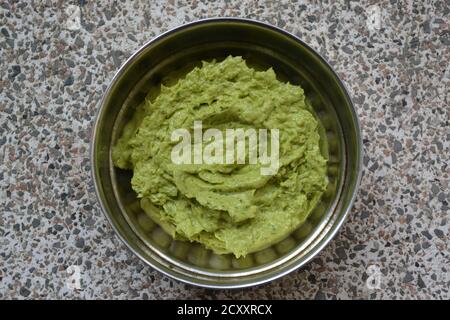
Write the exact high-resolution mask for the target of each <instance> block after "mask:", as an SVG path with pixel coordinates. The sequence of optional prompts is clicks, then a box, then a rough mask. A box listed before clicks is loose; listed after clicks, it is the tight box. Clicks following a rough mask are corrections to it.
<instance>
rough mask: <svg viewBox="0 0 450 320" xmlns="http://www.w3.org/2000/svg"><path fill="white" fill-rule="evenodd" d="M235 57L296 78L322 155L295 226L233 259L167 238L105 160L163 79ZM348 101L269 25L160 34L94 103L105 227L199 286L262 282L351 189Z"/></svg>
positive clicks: (332, 224) (310, 244)
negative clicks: (322, 184) (320, 186)
mask: <svg viewBox="0 0 450 320" xmlns="http://www.w3.org/2000/svg"><path fill="white" fill-rule="evenodd" d="M228 55H233V56H242V57H243V58H244V59H245V60H246V61H247V64H248V65H250V66H252V67H254V68H255V69H261V70H265V69H267V68H269V67H272V68H273V69H274V70H275V72H276V74H277V76H278V78H279V80H280V81H286V82H290V83H292V84H298V85H301V86H302V87H303V89H304V90H305V95H306V97H307V99H308V101H309V103H310V104H311V105H312V106H313V108H314V110H315V111H316V115H317V117H318V119H319V120H320V123H321V127H322V128H321V130H320V131H321V138H322V139H321V140H322V143H321V150H322V153H323V154H324V155H325V156H326V157H327V158H328V159H329V161H328V177H329V185H328V189H327V191H326V192H325V193H324V195H323V197H322V200H321V202H320V203H319V205H318V206H317V207H316V209H315V210H314V211H313V213H312V214H311V215H310V217H309V218H308V221H307V222H306V223H304V224H303V225H302V226H301V227H300V228H299V229H297V230H296V231H294V232H293V233H292V234H291V235H289V236H288V237H287V238H285V239H284V240H282V241H281V242H279V243H277V244H275V245H273V246H271V247H269V248H266V249H264V250H261V251H259V252H256V253H253V254H249V255H248V256H247V257H245V258H240V259H236V258H234V257H233V256H232V255H216V254H214V253H213V252H211V251H210V250H207V249H205V248H204V247H203V246H201V245H197V244H193V243H188V242H180V241H174V240H173V239H172V238H171V237H170V236H169V235H167V234H166V233H165V232H164V231H163V230H162V229H161V228H160V227H159V226H157V225H156V224H155V223H154V222H153V221H152V220H151V219H150V218H148V215H147V214H146V213H145V212H144V210H143V209H142V208H141V206H140V203H139V200H138V199H137V197H136V194H135V193H134V192H133V191H132V189H131V184H130V180H131V176H132V173H131V172H130V171H125V170H120V169H117V168H115V167H114V166H113V164H112V160H111V148H112V146H113V145H114V144H115V141H116V140H117V138H118V137H119V136H120V134H121V131H122V129H123V126H124V124H125V123H126V122H127V121H128V120H129V119H130V117H131V115H132V114H133V112H134V110H135V108H136V107H137V105H138V104H140V103H141V102H142V101H143V99H144V98H145V96H147V94H148V93H149V92H152V93H153V94H154V95H155V96H156V95H157V94H158V90H159V87H160V85H161V84H165V85H170V84H171V83H173V82H174V81H176V80H177V79H179V78H180V77H182V76H183V75H184V74H186V73H187V72H189V71H190V70H192V68H194V67H195V66H197V65H199V64H200V62H201V61H202V60H211V59H216V60H221V59H224V58H225V57H227V56H228ZM358 130H359V129H358V126H357V122H356V118H355V115H354V111H353V108H352V105H351V101H350V99H349V98H348V96H347V94H346V92H345V89H344V88H343V86H342V84H341V83H340V81H339V79H338V78H337V77H336V75H335V74H334V73H333V71H332V70H331V69H330V67H329V66H328V65H327V64H326V63H325V62H324V61H323V60H322V59H321V58H320V57H319V56H317V55H316V54H315V53H314V52H313V50H311V49H310V48H309V47H307V46H306V45H304V44H302V43H301V42H299V41H298V40H297V39H295V38H293V37H292V36H290V35H288V34H286V33H283V32H281V31H279V30H277V29H274V28H271V27H269V26H266V25H263V24H259V23H254V22H249V21H242V20H234V19H230V20H226V19H223V20H209V21H203V22H200V23H195V24H191V25H188V26H184V27H181V28H179V29H175V30H173V31H170V32H168V33H166V34H164V35H163V36H161V37H159V38H157V39H156V40H153V41H152V42H150V43H149V44H147V45H146V46H144V47H143V48H142V49H141V50H140V51H138V52H137V53H136V54H135V55H134V56H133V57H132V58H131V59H130V60H129V61H128V62H127V63H126V64H125V65H124V66H123V67H122V68H121V70H120V71H119V73H118V74H117V75H116V77H115V79H114V80H113V82H112V84H111V86H110V88H109V89H108V92H107V94H106V95H105V98H104V101H103V103H102V106H101V111H100V114H99V117H98V120H97V126H96V128H95V136H94V137H95V138H94V141H93V168H94V178H95V180H96V183H97V191H98V194H99V198H100V201H101V203H102V205H103V207H104V210H105V211H106V213H107V215H108V217H109V219H110V221H111V222H112V224H113V226H114V227H115V229H116V230H117V232H118V233H119V235H120V236H121V238H122V239H123V240H124V241H125V243H126V244H127V245H128V246H129V247H131V249H132V250H133V251H134V252H135V253H136V254H138V255H139V256H140V257H141V258H143V259H144V260H145V261H147V262H148V263H149V264H150V265H152V266H153V267H155V268H157V269H159V270H161V271H163V272H165V273H167V274H169V275H172V276H174V277H175V278H177V279H181V280H184V281H186V282H190V283H195V284H200V285H205V286H233V285H238V286H242V285H249V284H252V283H256V282H263V281H267V280H268V279H270V278H273V277H275V276H277V275H280V274H282V273H285V272H287V271H289V270H291V269H293V268H294V267H295V266H298V265H300V264H302V263H304V262H306V261H307V260H308V259H309V258H310V257H312V255H314V254H315V252H317V251H318V250H319V249H320V248H321V247H322V246H323V245H324V244H325V243H326V241H327V240H328V238H329V237H331V236H332V233H334V232H335V229H337V227H338V226H339V225H340V223H341V222H342V219H343V217H344V216H345V213H346V211H347V208H348V206H349V205H350V203H351V201H352V196H353V193H354V190H355V187H356V180H357V176H358V171H359V156H360V155H359V133H358Z"/></svg>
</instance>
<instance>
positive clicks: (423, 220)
mask: <svg viewBox="0 0 450 320" xmlns="http://www.w3.org/2000/svg"><path fill="white" fill-rule="evenodd" d="M337 2H340V3H335V1H330V0H329V1H312V2H310V3H307V2H301V3H290V2H287V1H248V2H245V1H217V2H214V4H209V1H203V0H202V1H192V2H189V3H188V2H184V1H175V0H172V1H167V2H166V1H148V0H139V1H133V2H131V1H124V0H122V1H81V0H80V1H62V0H55V1H50V0H47V1H46V0H39V1H13V0H10V1H2V2H1V4H0V30H1V34H0V54H1V55H0V71H1V73H0V76H1V80H0V119H1V127H0V132H1V135H0V157H1V162H0V200H1V202H0V203H1V214H0V299H6V298H37V299H44V298H117V299H119V298H120V299H123V298H150V299H153V298H202V299H208V298H249V299H252V298H263V299H264V298H279V299H292V298H295V299H303V298H307V299H313V298H317V299H323V298H327V299H334V298H369V299H375V298H376V299H379V298H399V299H406V298H441V299H450V291H449V288H450V253H449V252H450V248H449V246H450V235H449V234H450V221H449V182H450V180H449V175H450V168H449V149H450V145H449V140H450V139H449V138H450V132H449V120H448V118H449V115H450V109H449V101H448V99H449V86H450V80H449V60H450V46H449V36H450V31H449V20H448V17H449V2H448V1H429V2H428V3H425V2H422V1H412V0H409V1H396V0H391V1H378V2H377V1H367V2H364V3H362V2H358V1H337ZM217 16H233V17H246V18H253V19H258V20H261V21H265V22H268V23H271V24H274V25H277V26H279V27H282V28H284V29H286V30H287V31H290V32H292V33H294V34H296V35H298V36H299V37H301V38H302V39H303V40H304V41H306V42H307V43H309V44H310V45H311V46H312V47H313V48H315V49H317V50H318V51H319V52H320V53H321V54H322V55H323V56H324V57H325V58H326V59H327V60H328V61H329V62H330V63H331V65H332V66H334V68H335V69H336V70H337V72H338V73H339V75H340V76H341V77H342V79H343V81H344V82H345V84H346V85H347V87H348V89H349V91H350V93H351V95H352V97H353V99H354V102H355V105H356V108H357V113H358V115H359V117H360V120H361V125H362V131H363V138H364V152H365V156H364V175H363V179H362V184H361V188H360V191H359V193H358V196H357V200H356V203H355V205H354V208H353V210H352V211H351V214H350V216H349V218H348V220H347V221H346V222H345V224H344V225H343V227H342V229H341V230H340V232H339V234H338V235H337V236H336V238H335V239H334V240H333V241H332V242H331V243H330V244H329V245H328V246H327V247H326V248H325V249H324V250H323V251H322V252H321V253H320V254H319V255H318V256H317V257H316V258H314V259H313V261H312V262H311V263H309V264H308V265H307V266H305V267H304V268H303V269H302V270H299V271H297V272H294V273H292V274H290V275H288V276H285V277H283V278H281V279H279V280H276V281H273V282H272V283H270V284H267V285H262V286H258V287H255V288H251V289H242V290H220V291H214V290H207V289H201V288H196V287H192V286H190V285H185V284H182V283H179V282H177V281H173V280H171V279H169V278H167V277H165V276H162V275H161V274H159V273H158V272H156V271H154V270H152V269H151V268H149V267H147V266H145V265H144V263H143V262H141V261H140V260H139V259H138V258H136V257H135V256H134V255H133V254H131V253H130V252H129V251H128V250H127V249H126V248H125V246H124V245H123V244H122V243H121V242H120V240H119V239H118V238H117V237H116V236H115V234H114V233H113V231H112V229H111V227H110V226H109V225H108V223H107V221H106V219H105V217H104V216H103V214H102V213H101V212H100V208H99V205H98V203H97V200H96V197H95V195H94V189H93V184H92V181H91V177H90V163H89V143H90V132H91V127H92V123H93V117H94V115H95V114H96V111H97V110H96V104H97V102H98V101H99V99H100V97H101V96H102V93H103V92H104V91H105V88H106V86H107V85H108V83H109V81H110V80H111V78H112V76H113V74H114V72H115V71H116V70H117V68H118V67H119V66H120V64H121V63H122V62H123V61H124V59H126V58H127V57H128V56H129V55H130V54H131V53H132V52H133V51H134V50H136V49H137V48H138V47H139V46H140V45H142V44H143V43H144V42H145V41H147V40H149V39H151V38H152V37H154V36H156V35H158V34H160V33H161V32H163V31H165V30H168V29H170V28H172V27H175V26H178V25H180V24H183V23H185V22H189V21H194V20H197V19H200V18H207V17H217ZM71 266H77V267H78V270H79V271H80V277H81V284H82V287H81V289H80V290H71V289H70V288H69V287H68V286H67V285H66V283H67V278H68V277H69V274H68V271H67V269H68V268H69V267H71ZM69 270H70V269H69ZM367 280H375V281H374V282H372V281H367ZM376 280H380V281H379V282H377V281H376ZM367 283H369V284H370V283H372V285H367ZM373 284H375V285H373Z"/></svg>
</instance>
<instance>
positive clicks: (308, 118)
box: [112, 57, 328, 257]
mask: <svg viewBox="0 0 450 320" xmlns="http://www.w3.org/2000/svg"><path fill="white" fill-rule="evenodd" d="M194 121H202V123H203V127H204V128H203V130H205V129H207V128H217V129H219V130H221V131H225V130H226V129H230V128H231V129H232V128H244V129H247V128H254V129H261V128H267V129H279V169H278V171H277V173H276V174H275V175H262V174H261V171H260V166H261V165H260V164H248V163H246V164H237V163H234V164H192V165H186V164H181V165H180V164H174V163H173V162H172V160H171V151H172V148H173V147H174V145H175V144H176V143H175V142H173V141H172V140H171V134H172V132H173V131H174V130H176V129H179V128H186V129H188V130H189V131H192V128H193V124H194ZM319 142H320V135H319V124H318V121H317V119H316V118H315V116H314V115H313V111H312V109H311V108H310V106H309V105H308V104H307V103H306V102H305V96H304V92H303V89H302V88H301V87H299V86H295V85H291V84H289V83H283V82H281V81H279V80H277V78H276V75H275V72H274V71H273V70H272V69H269V70H267V71H263V72H261V71H256V70H254V69H252V68H249V67H248V66H247V65H246V63H245V61H244V60H243V59H242V58H241V57H228V58H227V59H225V60H224V61H222V62H203V65H202V67H200V68H199V67H197V68H195V69H194V70H192V71H191V72H189V73H188V74H187V75H186V76H185V77H184V78H182V79H180V80H179V81H178V82H177V83H176V84H174V85H172V86H170V87H166V86H162V87H161V91H160V93H159V95H158V96H157V97H156V98H150V97H147V98H146V100H145V101H144V102H143V103H142V104H141V105H140V106H139V107H138V108H137V110H136V112H135V114H134V116H133V118H132V119H131V120H130V122H129V123H127V124H126V126H125V128H124V130H123V133H122V136H121V137H120V138H119V139H118V141H117V143H116V145H115V147H114V148H113V153H112V156H113V162H114V164H115V165H116V166H117V167H119V168H122V169H129V170H133V178H132V180H131V185H132V188H133V190H134V191H135V192H136V193H137V195H138V197H139V198H141V206H142V208H143V209H144V210H145V211H146V212H147V214H148V215H150V217H151V218H152V219H153V220H154V221H155V222H157V223H158V224H159V225H160V226H161V227H162V228H163V229H164V230H165V231H166V232H168V233H169V234H171V235H172V236H173V237H174V238H175V239H180V240H188V241H194V242H199V243H202V244H203V245H205V246H206V247H207V248H210V249H212V250H213V251H214V252H215V253H218V254H225V253H233V254H234V255H235V256H236V257H240V256H245V255H246V254H248V253H250V252H254V251H257V250H260V249H263V248H266V247H268V246H270V245H272V244H274V243H275V242H278V241H280V240H282V239H283V238H285V237H286V236H287V235H288V234H289V233H290V232H292V231H293V230H294V229H296V228H297V227H299V226H300V225H301V224H302V223H303V222H304V221H305V220H306V218H307V217H308V215H309V214H310V212H311V211H312V210H313V209H314V207H315V206H316V204H317V202H318V201H319V200H320V197H321V195H322V193H323V192H324V190H325V189H326V186H327V183H328V180H327V175H326V162H327V161H326V159H325V158H324V157H323V156H322V154H321V152H320V147H319Z"/></svg>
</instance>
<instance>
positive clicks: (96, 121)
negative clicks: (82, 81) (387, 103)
mask: <svg viewBox="0 0 450 320" xmlns="http://www.w3.org/2000/svg"><path fill="white" fill-rule="evenodd" d="M214 22H240V23H247V24H254V25H257V26H260V27H263V28H267V29H271V30H273V31H276V32H278V33H281V34H282V35H285V36H287V37H289V38H291V39H293V40H294V41H296V42H298V43H299V44H300V45H302V46H304V47H305V48H306V49H308V50H309V51H311V52H312V53H313V54H314V55H316V57H317V58H319V60H320V61H321V62H322V63H323V64H324V65H325V66H326V67H327V68H328V69H329V71H331V73H332V75H333V76H334V77H335V78H336V79H337V81H338V82H339V85H340V86H341V88H342V89H343V92H344V94H345V98H346V99H347V100H348V101H349V105H350V107H351V108H350V111H351V114H352V119H353V121H354V123H355V127H356V131H355V134H356V141H357V143H358V148H357V156H359V161H358V163H357V171H358V173H357V177H356V181H355V183H354V191H353V194H352V196H351V198H350V200H349V202H348V203H347V205H346V206H344V208H342V209H343V211H344V212H343V213H342V214H341V216H340V218H339V219H337V220H336V222H335V223H334V224H333V225H332V226H331V228H330V229H329V230H328V232H327V233H326V234H325V235H324V236H323V237H322V238H321V244H320V245H318V246H316V247H313V248H312V249H311V251H309V252H308V253H307V256H306V258H304V259H302V260H299V261H298V262H296V263H293V264H292V265H291V266H289V267H287V268H286V269H285V270H282V272H279V273H277V274H274V275H272V276H269V277H266V278H263V279H259V280H257V281H253V282H248V283H243V284H239V283H232V284H228V283H226V284H218V285H216V284H207V283H199V282H196V281H193V280H188V279H185V278H182V277H179V276H178V275H177V274H174V273H172V272H170V270H165V269H163V268H160V267H158V266H155V265H154V264H152V263H151V262H150V261H148V260H147V259H146V258H145V257H144V256H142V255H141V254H140V253H138V252H136V250H134V249H133V248H132V246H131V244H130V243H129V242H128V241H127V240H126V239H125V238H124V237H123V236H122V234H121V233H120V232H119V230H118V228H117V227H116V226H115V224H114V222H113V220H112V217H111V216H110V214H109V213H108V210H107V209H106V207H105V205H104V203H103V200H102V199H101V195H100V190H99V181H97V178H96V174H95V170H94V169H93V168H94V164H95V145H96V143H95V142H96V139H97V128H98V126H99V121H100V117H101V115H102V113H103V109H104V107H105V100H106V98H107V97H108V96H109V95H110V93H111V89H112V88H113V86H114V85H115V84H116V82H117V80H118V78H119V77H120V76H121V75H122V74H123V72H124V71H125V70H126V68H127V67H128V66H129V65H130V63H131V62H133V61H134V60H135V59H136V57H137V56H139V55H140V54H141V53H142V52H143V51H144V50H145V49H146V48H147V47H148V46H149V45H151V44H153V43H155V42H157V41H158V40H159V39H162V38H165V37H167V36H168V35H170V34H172V33H175V32H178V31H180V30H183V29H187V28H190V27H192V26H195V25H200V24H204V23H214ZM96 108H97V109H98V110H97V113H96V116H95V119H94V122H93V126H92V128H91V130H92V132H91V142H90V152H89V153H90V163H91V178H92V180H93V182H94V189H95V195H96V197H97V201H98V203H99V204H100V208H101V210H102V212H103V214H104V215H105V216H106V218H107V220H108V222H109V224H110V225H111V227H112V228H113V230H114V232H115V234H116V235H117V236H118V238H119V239H120V240H121V241H122V242H123V243H124V244H125V246H126V247H127V248H128V249H129V250H130V251H131V252H132V253H133V254H134V255H136V256H137V257H139V259H141V260H142V261H143V262H144V263H145V264H147V265H148V266H150V267H152V268H154V269H156V270H158V271H159V272H161V273H162V274H164V275H166V276H169V277H171V278H173V279H176V280H178V281H181V282H183V283H187V284H190V285H194V286H199V287H204V288H211V289H238V288H245V287H250V286H254V285H261V284H264V283H267V282H270V281H272V280H275V279H278V278H280V277H283V276H285V275H287V274H289V273H291V272H292V271H294V270H297V269H298V268H300V267H302V266H303V265H305V264H306V263H308V262H309V261H310V260H311V259H312V258H314V257H315V256H316V255H317V254H318V253H319V252H320V251H321V250H322V249H323V248H324V247H325V246H326V245H328V243H329V242H330V241H331V240H332V239H333V238H334V236H335V235H336V233H337V232H338V231H339V229H340V228H341V226H342V224H343V223H344V222H345V220H346V218H347V216H348V214H349V212H350V210H351V208H352V207H353V204H354V202H355V198H356V196H357V193H358V190H359V187H360V184H361V178H362V171H363V170H362V165H363V148H362V136H361V125H360V121H359V118H358V115H357V113H356V110H355V107H354V103H353V100H352V98H351V97H350V95H349V93H348V89H347V86H346V85H345V83H344V82H343V81H342V80H341V78H340V77H339V75H338V74H337V73H336V72H335V71H334V69H333V67H332V66H331V65H330V64H329V63H328V62H327V60H326V59H324V58H323V57H322V55H321V54H320V53H319V52H317V51H316V50H315V49H313V48H312V47H311V46H309V45H308V44H307V43H305V42H304V41H303V40H301V39H300V38H299V37H298V36H296V35H294V34H292V33H290V32H288V31H286V30H284V29H282V28H280V27H277V26H274V25H271V24H269V23H266V22H262V21H259V20H254V19H248V18H234V17H216V18H206V19H199V20H196V21H193V22H189V23H186V24H183V25H180V26H177V27H174V28H171V29H169V30H167V31H165V32H163V33H161V34H160V35H158V36H155V37H153V38H152V39H150V40H148V41H147V42H145V43H144V44H143V45H141V46H140V47H139V48H138V49H137V50H135V51H134V53H133V54H132V55H131V56H130V57H129V58H128V59H127V60H126V61H125V62H124V63H122V65H121V66H120V68H119V69H118V70H117V71H116V72H115V74H114V76H113V78H112V79H111V81H110V83H109V85H108V87H107V89H106V91H105V93H104V94H103V96H102V98H101V100H100V101H99V103H98V104H97V105H96Z"/></svg>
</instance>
